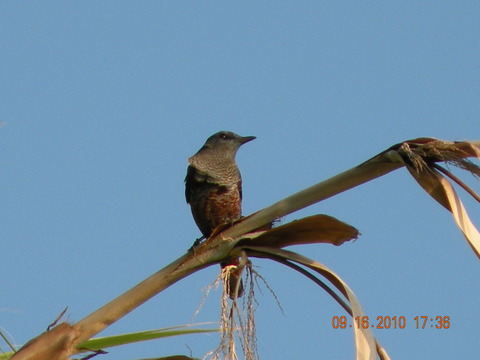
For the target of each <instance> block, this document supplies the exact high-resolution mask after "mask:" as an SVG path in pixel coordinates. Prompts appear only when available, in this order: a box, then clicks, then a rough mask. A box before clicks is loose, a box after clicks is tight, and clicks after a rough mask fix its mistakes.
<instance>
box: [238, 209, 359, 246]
mask: <svg viewBox="0 0 480 360" xmlns="http://www.w3.org/2000/svg"><path fill="white" fill-rule="evenodd" d="M358 235H359V232H358V230H357V229H355V228H354V227H353V226H350V225H348V224H346V223H344V222H342V221H340V220H337V219H335V218H334V217H332V216H328V215H313V216H309V217H306V218H303V219H300V220H295V221H292V222H290V223H288V224H285V225H281V226H278V227H276V228H273V229H270V230H268V231H265V232H263V233H262V234H261V235H260V236H258V237H255V238H246V239H242V240H240V241H239V242H238V246H239V247H243V246H248V245H250V244H254V245H256V246H271V247H274V248H283V247H285V246H290V245H303V244H317V243H328V244H333V245H337V246H339V245H342V244H343V243H344V242H345V241H348V240H351V239H356V238H357V237H358ZM247 236H248V234H247Z"/></svg>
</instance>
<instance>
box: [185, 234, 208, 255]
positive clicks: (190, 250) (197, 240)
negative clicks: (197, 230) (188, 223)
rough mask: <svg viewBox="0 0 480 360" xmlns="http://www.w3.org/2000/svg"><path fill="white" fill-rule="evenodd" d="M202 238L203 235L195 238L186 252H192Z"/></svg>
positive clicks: (203, 237)
mask: <svg viewBox="0 0 480 360" xmlns="http://www.w3.org/2000/svg"><path fill="white" fill-rule="evenodd" d="M204 239H205V236H202V237H199V238H197V239H195V241H194V242H193V245H192V246H191V247H190V249H188V252H192V251H193V250H195V248H196V247H197V246H198V245H200V244H201V243H202V241H203V240H204Z"/></svg>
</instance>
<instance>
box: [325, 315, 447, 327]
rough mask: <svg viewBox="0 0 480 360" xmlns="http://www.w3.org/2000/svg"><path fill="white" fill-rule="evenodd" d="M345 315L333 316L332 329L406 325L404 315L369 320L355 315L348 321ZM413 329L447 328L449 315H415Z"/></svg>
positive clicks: (366, 317)
mask: <svg viewBox="0 0 480 360" xmlns="http://www.w3.org/2000/svg"><path fill="white" fill-rule="evenodd" d="M348 319H349V318H347V317H346V316H333V317H332V327H333V328H334V329H347V328H353V327H356V328H357V329H368V328H374V329H405V328H406V327H407V322H408V321H407V317H406V316H377V318H376V319H375V320H373V321H372V320H371V319H370V318H369V317H368V316H366V315H365V316H356V317H354V318H353V319H352V322H351V323H349V322H348ZM412 326H414V327H415V329H427V328H432V329H449V328H450V316H440V315H438V316H427V315H422V316H418V315H417V316H415V317H414V318H413V325H412Z"/></svg>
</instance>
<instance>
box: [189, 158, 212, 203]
mask: <svg viewBox="0 0 480 360" xmlns="http://www.w3.org/2000/svg"><path fill="white" fill-rule="evenodd" d="M211 182H212V178H211V177H210V176H208V175H207V174H205V173H203V172H201V171H200V170H198V169H197V168H195V167H194V166H192V165H190V166H189V167H188V169H187V176H185V199H186V200H187V204H190V200H191V197H192V194H193V192H194V191H198V190H199V189H200V188H202V187H210V186H212V183H211Z"/></svg>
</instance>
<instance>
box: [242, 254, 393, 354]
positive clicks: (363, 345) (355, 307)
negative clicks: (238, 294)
mask: <svg viewBox="0 0 480 360" xmlns="http://www.w3.org/2000/svg"><path fill="white" fill-rule="evenodd" d="M246 251H247V253H248V254H249V256H252V257H262V258H270V259H272V260H276V261H280V262H283V261H284V260H288V261H293V262H296V263H299V264H301V265H304V266H306V267H308V268H310V269H311V270H313V271H315V272H317V273H319V274H321V275H322V276H324V277H326V278H327V279H328V280H329V281H330V282H331V283H332V284H333V285H334V286H335V287H336V288H337V289H338V290H339V291H340V292H341V293H342V294H344V295H345V297H346V298H347V299H348V301H349V303H350V307H351V310H352V318H355V317H357V316H359V317H360V318H361V317H362V316H365V313H364V312H363V309H362V307H361V305H360V302H359V301H358V299H357V297H356V295H355V294H354V292H353V291H352V290H351V289H350V288H349V286H348V285H347V284H346V283H345V282H344V281H343V280H342V279H341V278H340V277H339V276H338V275H337V274H336V273H335V272H333V271H332V270H330V269H329V268H327V267H326V266H325V265H323V264H321V263H319V262H317V261H314V260H312V259H309V258H307V257H305V256H302V255H300V254H297V253H294V252H292V251H288V250H283V249H272V248H265V247H256V246H254V247H252V248H251V249H248V250H246ZM279 258H280V259H281V260H279ZM352 328H353V330H354V336H355V345H356V354H357V356H356V358H357V360H375V358H376V354H377V343H376V339H375V337H374V336H373V333H372V332H371V330H370V328H369V327H367V328H366V329H364V328H362V327H358V326H352ZM378 349H381V351H382V353H383V354H384V355H386V351H385V350H384V349H383V348H381V347H380V346H379V345H378ZM386 356H387V357H384V358H385V359H388V355H386Z"/></svg>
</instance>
